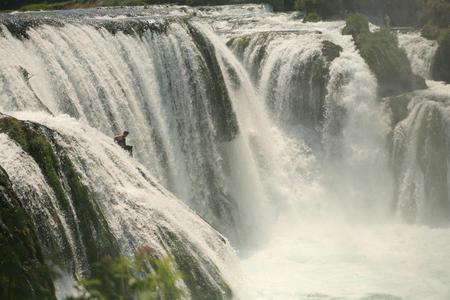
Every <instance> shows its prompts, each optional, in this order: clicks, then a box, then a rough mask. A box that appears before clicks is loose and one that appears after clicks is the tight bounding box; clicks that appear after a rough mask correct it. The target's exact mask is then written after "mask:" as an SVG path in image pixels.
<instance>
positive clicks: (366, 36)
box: [343, 14, 427, 97]
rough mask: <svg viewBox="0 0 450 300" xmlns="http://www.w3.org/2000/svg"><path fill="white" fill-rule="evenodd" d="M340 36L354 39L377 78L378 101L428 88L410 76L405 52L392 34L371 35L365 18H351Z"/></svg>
mask: <svg viewBox="0 0 450 300" xmlns="http://www.w3.org/2000/svg"><path fill="white" fill-rule="evenodd" d="M343 34H351V35H352V36H353V39H354V41H355V45H356V47H357V48H358V50H359V52H360V54H361V57H362V58H364V60H365V61H366V63H367V65H368V66H369V68H370V70H371V71H372V72H373V73H374V74H375V76H376V77H377V80H378V94H379V95H380V96H381V97H386V96H393V95H399V94H402V93H405V92H410V91H413V90H417V89H425V88H427V85H426V83H425V80H424V79H423V78H422V77H420V76H418V75H415V74H413V72H412V68H411V63H410V62H409V60H408V57H407V56H406V52H405V51H404V50H403V49H401V48H400V47H399V45H398V39H397V35H396V34H395V33H394V32H392V31H391V30H389V29H387V28H382V29H380V30H377V31H375V32H370V30H369V25H368V21H367V18H365V17H364V16H362V15H359V14H354V15H352V16H350V17H349V18H348V19H347V24H346V26H345V28H344V30H343Z"/></svg>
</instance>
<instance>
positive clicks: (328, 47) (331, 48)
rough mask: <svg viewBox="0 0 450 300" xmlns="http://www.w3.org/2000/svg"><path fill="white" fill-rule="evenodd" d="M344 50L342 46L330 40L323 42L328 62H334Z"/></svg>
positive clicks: (324, 54) (323, 52)
mask: <svg viewBox="0 0 450 300" xmlns="http://www.w3.org/2000/svg"><path fill="white" fill-rule="evenodd" d="M342 50H343V49H342V47H341V46H339V45H336V44H334V43H332V42H330V41H323V42H322V54H323V56H325V59H326V60H327V61H328V62H332V61H333V60H334V59H336V58H338V57H339V55H341V52H342Z"/></svg>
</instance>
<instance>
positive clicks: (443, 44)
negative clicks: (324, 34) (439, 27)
mask: <svg viewBox="0 0 450 300" xmlns="http://www.w3.org/2000/svg"><path fill="white" fill-rule="evenodd" d="M438 43H439V46H438V49H437V51H436V54H435V58H434V62H433V65H432V76H433V79H434V80H440V81H445V82H447V83H450V29H447V30H443V31H442V32H441V33H440V35H439V38H438Z"/></svg>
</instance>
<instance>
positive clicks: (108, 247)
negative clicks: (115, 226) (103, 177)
mask: <svg viewBox="0 0 450 300" xmlns="http://www.w3.org/2000/svg"><path fill="white" fill-rule="evenodd" d="M0 132H2V133H5V134H7V135H8V136H9V137H10V138H11V139H12V140H14V141H15V142H16V143H17V144H19V146H20V147H21V148H22V149H23V150H24V151H25V152H27V153H28V154H29V155H30V156H31V157H32V158H33V159H34V160H35V161H36V163H37V165H38V166H39V168H40V169H41V171H42V174H43V175H44V177H45V180H46V182H47V184H48V185H49V186H50V187H51V188H52V190H53V192H54V194H55V197H56V199H57V200H58V205H59V208H60V209H61V210H62V211H63V212H64V214H65V218H66V220H67V222H68V225H69V226H70V228H72V229H73V230H74V234H76V235H77V238H76V239H75V242H77V243H80V244H79V245H77V249H84V250H85V255H86V259H87V262H88V264H89V265H93V264H94V263H95V262H97V261H98V260H100V259H101V258H103V257H105V256H117V255H119V247H118V245H117V242H116V240H115V238H114V236H113V235H112V234H111V232H110V231H109V227H108V224H107V222H106V220H105V218H104V216H103V214H102V212H101V211H100V208H99V206H98V204H97V202H96V200H95V198H94V197H93V194H92V193H91V192H90V191H89V189H88V188H87V187H86V186H85V185H84V184H83V183H82V182H81V179H80V175H79V174H78V172H77V171H76V170H75V167H74V166H73V164H72V162H71V161H70V159H69V157H68V156H67V154H66V153H65V152H64V150H63V149H62V148H61V147H59V146H58V145H57V144H56V143H54V141H53V140H54V137H53V135H54V134H55V133H54V132H52V131H51V130H50V129H48V128H46V127H44V126H42V125H38V124H34V123H31V122H25V121H20V120H17V119H15V118H12V117H1V118H0ZM60 231H61V232H62V234H63V235H64V236H65V231H64V230H60ZM64 239H65V240H67V239H68V237H67V236H65V238H64ZM65 246H66V247H69V246H68V243H67V242H66V243H65ZM47 250H48V252H50V253H52V255H54V254H53V252H54V251H56V252H58V253H59V255H58V256H60V257H66V258H67V257H69V261H70V260H72V259H73V257H71V256H72V254H71V252H70V251H69V250H68V248H66V249H47ZM86 267H88V266H86Z"/></svg>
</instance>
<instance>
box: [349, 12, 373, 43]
mask: <svg viewBox="0 0 450 300" xmlns="http://www.w3.org/2000/svg"><path fill="white" fill-rule="evenodd" d="M369 32H370V30H369V21H368V20H367V18H366V17H365V16H363V15H361V14H353V15H351V16H350V17H348V18H347V22H346V24H345V27H344V29H343V30H342V34H346V35H352V36H353V37H354V38H355V37H357V36H358V34H360V33H364V34H366V33H369Z"/></svg>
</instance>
